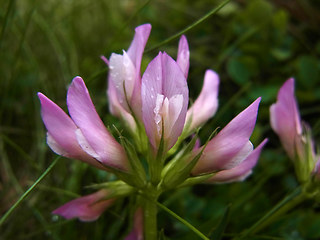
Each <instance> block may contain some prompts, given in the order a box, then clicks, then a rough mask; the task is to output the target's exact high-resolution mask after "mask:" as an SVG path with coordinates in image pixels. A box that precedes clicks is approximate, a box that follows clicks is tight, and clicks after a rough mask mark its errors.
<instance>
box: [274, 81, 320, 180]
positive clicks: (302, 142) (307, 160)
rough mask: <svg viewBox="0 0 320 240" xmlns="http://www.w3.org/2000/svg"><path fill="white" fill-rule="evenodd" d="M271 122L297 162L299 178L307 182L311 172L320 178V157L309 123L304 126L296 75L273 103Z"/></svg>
mask: <svg viewBox="0 0 320 240" xmlns="http://www.w3.org/2000/svg"><path fill="white" fill-rule="evenodd" d="M270 122H271V127H272V129H273V130H274V131H275V132H276V133H277V134H278V136H279V138H280V141H281V144H282V146H283V147H284V149H285V151H286V152H287V154H288V156H289V157H290V159H291V160H292V161H293V163H294V166H295V169H296V173H297V177H298V179H299V180H300V181H301V182H306V181H308V180H309V179H310V174H315V176H316V177H317V178H319V177H318V176H319V175H320V170H319V166H320V163H319V159H320V158H319V156H318V155H317V154H316V153H315V150H314V142H313V139H312V136H311V130H310V129H309V127H308V126H307V125H306V124H304V128H302V123H301V118H300V114H299V109H298V104H297V101H296V98H295V95H294V79H293V78H290V79H288V80H287V81H286V82H285V83H284V84H283V86H282V87H281V88H280V90H279V92H278V97H277V102H276V103H275V104H273V105H272V106H271V107H270Z"/></svg>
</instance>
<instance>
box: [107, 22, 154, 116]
mask: <svg viewBox="0 0 320 240" xmlns="http://www.w3.org/2000/svg"><path fill="white" fill-rule="evenodd" d="M150 31H151V25H150V24H144V25H141V26H139V27H137V28H136V29H135V36H134V38H133V41H132V43H131V45H130V47H129V49H128V51H127V52H126V51H124V50H123V54H122V55H121V54H115V53H112V54H111V56H110V59H109V64H108V65H109V77H108V96H109V102H110V110H111V113H112V114H114V115H116V116H118V117H124V114H123V113H122V112H123V111H127V112H128V113H133V114H135V115H136V117H137V118H138V119H141V77H140V66H141V59H142V54H143V51H144V48H145V45H146V43H147V40H148V38H149V34H150ZM119 105H120V106H121V107H122V108H123V109H122V108H121V107H120V106H119Z"/></svg>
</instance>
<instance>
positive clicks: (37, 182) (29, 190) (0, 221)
mask: <svg viewBox="0 0 320 240" xmlns="http://www.w3.org/2000/svg"><path fill="white" fill-rule="evenodd" d="M60 158H61V157H60V156H59V157H57V158H56V159H55V160H54V161H53V162H52V163H51V164H50V166H49V167H48V168H47V169H46V171H44V173H43V174H42V175H41V176H40V177H39V178H38V179H37V181H35V183H34V184H32V186H31V187H30V188H29V189H28V190H27V191H25V192H24V194H22V196H21V197H20V198H19V199H18V201H16V203H15V204H13V206H12V207H11V208H10V209H9V210H8V211H7V212H6V213H5V214H4V215H3V216H2V217H1V219H0V226H1V225H2V224H3V223H4V221H5V220H6V219H7V218H8V217H9V216H10V215H11V213H12V212H13V210H15V209H16V208H17V207H18V206H19V205H20V204H21V203H22V201H23V200H24V199H26V198H27V197H28V195H29V194H30V193H31V192H32V191H33V189H35V187H36V186H37V185H38V184H39V183H40V182H41V181H42V179H44V178H45V177H46V176H47V175H48V174H49V172H50V171H51V169H52V168H53V167H54V166H55V165H56V164H57V162H58V160H59V159H60Z"/></svg>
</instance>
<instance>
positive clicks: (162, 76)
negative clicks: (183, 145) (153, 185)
mask: <svg viewBox="0 0 320 240" xmlns="http://www.w3.org/2000/svg"><path fill="white" fill-rule="evenodd" d="M188 96H189V95H188V87H187V82H186V78H185V76H184V74H183V72H182V71H181V69H180V67H179V65H178V64H177V63H176V62H175V61H174V60H173V59H172V58H171V57H170V56H168V55H167V54H166V53H161V52H160V53H159V54H158V56H157V57H156V58H154V59H153V60H152V61H151V62H150V64H149V65H148V67H147V69H146V71H145V72H144V74H143V76H142V87H141V100H142V117H143V123H144V126H145V130H146V133H147V136H148V138H149V141H150V143H151V145H152V147H153V148H154V149H155V150H156V149H158V147H159V144H160V140H161V138H163V140H164V144H165V150H168V149H170V148H171V147H172V146H173V145H174V144H175V142H176V141H177V139H178V137H179V136H180V135H181V132H182V129H183V126H184V123H185V118H186V113H187V108H188V101H189V98H188Z"/></svg>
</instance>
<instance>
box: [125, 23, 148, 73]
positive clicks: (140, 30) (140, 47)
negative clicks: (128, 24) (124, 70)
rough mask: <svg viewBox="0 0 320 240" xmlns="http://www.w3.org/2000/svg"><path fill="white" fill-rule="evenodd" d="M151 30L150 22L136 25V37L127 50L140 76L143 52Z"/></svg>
mask: <svg viewBox="0 0 320 240" xmlns="http://www.w3.org/2000/svg"><path fill="white" fill-rule="evenodd" d="M150 31H151V24H149V23H147V24H143V25H141V26H138V27H136V29H135V35H134V38H133V40H132V42H131V45H130V47H129V49H128V51H127V53H128V55H129V57H130V58H131V60H132V62H133V63H134V65H135V67H136V69H137V71H138V72H137V76H139V77H140V66H141V59H142V54H143V51H144V48H145V46H146V44H147V41H148V38H149V35H150Z"/></svg>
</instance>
